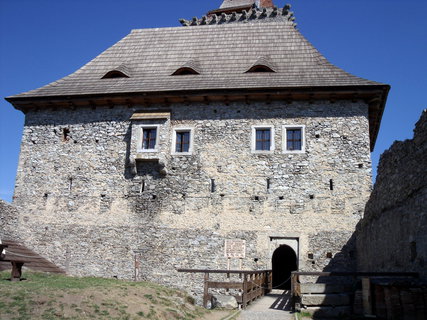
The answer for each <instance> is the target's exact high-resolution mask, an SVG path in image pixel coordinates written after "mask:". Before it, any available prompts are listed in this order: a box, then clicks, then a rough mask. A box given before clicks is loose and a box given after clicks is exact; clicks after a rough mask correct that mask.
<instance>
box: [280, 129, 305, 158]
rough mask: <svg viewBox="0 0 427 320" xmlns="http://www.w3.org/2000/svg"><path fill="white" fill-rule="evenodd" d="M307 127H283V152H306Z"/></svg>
mask: <svg viewBox="0 0 427 320" xmlns="http://www.w3.org/2000/svg"><path fill="white" fill-rule="evenodd" d="M304 131H305V126H303V125H285V126H283V151H284V152H290V153H303V152H305V132H304Z"/></svg>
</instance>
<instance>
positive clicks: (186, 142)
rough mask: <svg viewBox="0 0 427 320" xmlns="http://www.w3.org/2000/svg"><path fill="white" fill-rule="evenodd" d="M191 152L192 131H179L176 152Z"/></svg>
mask: <svg viewBox="0 0 427 320" xmlns="http://www.w3.org/2000/svg"><path fill="white" fill-rule="evenodd" d="M189 151H190V131H177V132H176V143H175V152H189Z"/></svg>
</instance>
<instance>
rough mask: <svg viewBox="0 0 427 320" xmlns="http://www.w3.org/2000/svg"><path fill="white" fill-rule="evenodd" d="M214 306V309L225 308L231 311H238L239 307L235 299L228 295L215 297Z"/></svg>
mask: <svg viewBox="0 0 427 320" xmlns="http://www.w3.org/2000/svg"><path fill="white" fill-rule="evenodd" d="M213 305H214V308H223V309H230V310H233V309H237V308H238V306H239V305H238V303H237V300H236V298H235V297H233V296H226V295H214V296H213Z"/></svg>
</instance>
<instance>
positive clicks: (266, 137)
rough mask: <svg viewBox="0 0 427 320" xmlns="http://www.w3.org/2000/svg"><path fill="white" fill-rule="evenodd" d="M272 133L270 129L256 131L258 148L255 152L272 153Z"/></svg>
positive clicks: (256, 147)
mask: <svg viewBox="0 0 427 320" xmlns="http://www.w3.org/2000/svg"><path fill="white" fill-rule="evenodd" d="M270 146H271V131H270V129H256V146H255V150H267V151H270Z"/></svg>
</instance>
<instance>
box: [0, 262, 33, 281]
mask: <svg viewBox="0 0 427 320" xmlns="http://www.w3.org/2000/svg"><path fill="white" fill-rule="evenodd" d="M0 262H10V263H11V264H12V272H11V278H10V281H21V276H22V266H23V265H24V264H25V263H27V264H28V263H30V262H28V261H22V260H8V259H5V260H0Z"/></svg>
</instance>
